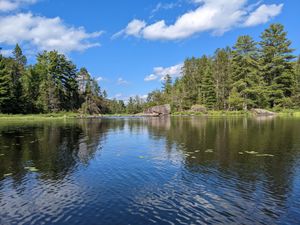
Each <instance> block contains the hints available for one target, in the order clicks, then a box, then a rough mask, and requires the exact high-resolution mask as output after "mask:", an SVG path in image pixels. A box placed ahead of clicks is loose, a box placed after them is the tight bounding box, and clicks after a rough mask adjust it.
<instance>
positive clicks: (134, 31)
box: [112, 20, 146, 39]
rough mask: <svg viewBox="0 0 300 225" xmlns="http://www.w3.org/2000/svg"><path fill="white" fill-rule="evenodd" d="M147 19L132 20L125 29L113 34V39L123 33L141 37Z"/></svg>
mask: <svg viewBox="0 0 300 225" xmlns="http://www.w3.org/2000/svg"><path fill="white" fill-rule="evenodd" d="M145 26H146V23H145V21H141V20H132V21H131V22H130V23H129V24H128V25H127V27H126V28H125V29H123V30H121V31H120V32H118V33H116V34H114V35H113V37H112V38H113V39H114V38H117V37H119V36H121V35H123V34H125V35H127V36H135V37H139V36H140V35H141V31H142V30H143V29H144V28H145Z"/></svg>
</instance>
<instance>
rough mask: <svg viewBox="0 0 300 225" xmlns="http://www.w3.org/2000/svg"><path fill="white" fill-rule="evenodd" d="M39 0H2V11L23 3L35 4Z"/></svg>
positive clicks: (0, 10) (8, 10) (17, 6)
mask: <svg viewBox="0 0 300 225" xmlns="http://www.w3.org/2000/svg"><path fill="white" fill-rule="evenodd" d="M36 2H37V0H0V12H10V11H13V10H16V9H18V8H19V7H21V6H22V5H26V4H34V3H36Z"/></svg>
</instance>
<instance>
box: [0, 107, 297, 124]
mask: <svg viewBox="0 0 300 225" xmlns="http://www.w3.org/2000/svg"><path fill="white" fill-rule="evenodd" d="M168 116H171V117H262V116H256V115H254V114H253V113H251V112H250V111H208V112H207V113H206V114H204V113H197V112H175V113H172V114H170V115H168ZM154 117H158V116H150V115H147V114H103V115H101V114H100V115H82V114H79V113H50V114H30V115H21V114H0V121H1V122H3V121H7V120H27V121H38V120H62V119H97V118H100V119H101V118H154ZM275 117H300V110H299V111H281V112H277V113H276V115H275Z"/></svg>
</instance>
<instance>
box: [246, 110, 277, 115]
mask: <svg viewBox="0 0 300 225" xmlns="http://www.w3.org/2000/svg"><path fill="white" fill-rule="evenodd" d="M251 112H252V113H253V114H254V115H256V116H276V113H274V112H271V111H268V110H265V109H252V110H251Z"/></svg>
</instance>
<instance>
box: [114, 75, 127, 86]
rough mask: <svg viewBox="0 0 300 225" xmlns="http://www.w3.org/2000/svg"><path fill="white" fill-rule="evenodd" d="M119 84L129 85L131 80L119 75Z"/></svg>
mask: <svg viewBox="0 0 300 225" xmlns="http://www.w3.org/2000/svg"><path fill="white" fill-rule="evenodd" d="M117 84H118V85H127V84H129V82H128V81H127V80H124V79H123V78H122V77H119V78H118V80H117Z"/></svg>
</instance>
